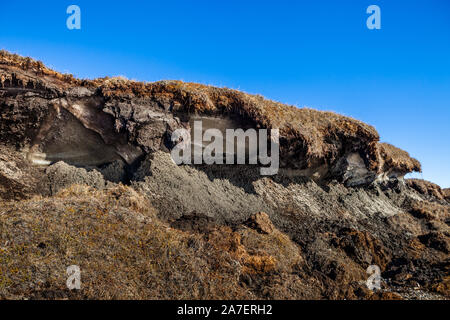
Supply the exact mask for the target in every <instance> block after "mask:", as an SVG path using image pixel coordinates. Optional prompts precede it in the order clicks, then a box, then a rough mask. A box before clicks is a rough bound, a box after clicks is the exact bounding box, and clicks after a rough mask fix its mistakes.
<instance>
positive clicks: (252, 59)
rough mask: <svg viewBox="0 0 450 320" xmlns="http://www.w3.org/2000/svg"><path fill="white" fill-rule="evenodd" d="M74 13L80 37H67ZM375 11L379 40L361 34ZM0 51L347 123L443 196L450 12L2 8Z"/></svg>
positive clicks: (176, 6) (245, 5) (428, 5)
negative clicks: (371, 133)
mask: <svg viewBox="0 0 450 320" xmlns="http://www.w3.org/2000/svg"><path fill="white" fill-rule="evenodd" d="M70 4H76V5H78V6H79V7H80V8H81V30H72V31H71V30H68V29H67V28H66V18H67V17H68V15H67V14H66V8H67V7H68V6H69V5H70ZM371 4H376V5H378V6H379V7H380V8H381V30H368V29H367V27H366V19H367V17H368V14H366V8H367V7H368V6H369V5H371ZM0 48H4V49H7V50H9V51H12V52H16V53H19V54H21V55H29V56H32V57H34V58H36V59H40V60H42V61H43V62H44V63H45V64H47V65H48V66H50V67H53V68H54V69H56V70H58V71H62V72H70V73H73V74H74V75H75V76H77V77H82V78H95V77H100V76H105V75H112V76H113V75H125V76H127V77H128V78H131V79H137V80H145V81H156V80H160V79H180V80H184V81H194V82H200V83H205V84H212V85H217V86H226V87H230V88H236V89H240V90H243V91H246V92H249V93H259V94H262V95H264V96H266V97H267V98H270V99H274V100H277V101H281V102H285V103H288V104H293V105H297V106H299V107H301V106H309V107H313V108H317V109H320V110H332V111H336V112H339V113H342V114H345V115H349V116H352V117H355V118H357V119H360V120H362V121H365V122H367V123H370V124H372V125H373V126H375V127H376V128H377V130H378V132H379V133H380V136H381V140H382V141H386V142H390V143H392V144H394V145H396V146H398V147H401V148H403V149H405V150H407V151H408V152H410V154H411V155H412V156H414V157H416V158H418V159H419V160H420V161H421V162H422V165H423V178H425V179H428V180H431V181H434V182H436V183H438V184H440V185H441V186H443V187H450V170H449V169H450V148H449V142H450V130H449V123H450V1H448V0H440V1H438V0H426V1H425V0H420V1H414V0H411V1H398V0H397V1H396V0H389V1H380V0H370V1H365V0H360V1H349V0H347V1H346V0H342V1H322V0H317V1H312V0H308V1H280V0H278V1H263V0H259V1H245V0H239V1H234V0H227V1H214V0H208V1H207V0H205V1H196V0H185V1H176V0H171V1H151V0H150V1H145V2H144V1H132V0H129V1H120V2H119V1H78V0H73V1H63V0H59V1H39V2H38V1H2V4H1V6H0ZM416 176H418V177H422V175H416Z"/></svg>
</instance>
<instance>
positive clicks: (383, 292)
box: [0, 51, 450, 299]
mask: <svg viewBox="0 0 450 320" xmlns="http://www.w3.org/2000/svg"><path fill="white" fill-rule="evenodd" d="M0 79H1V81H0V114H1V119H0V231H1V232H0V252H1V253H2V257H0V259H1V260H2V262H4V263H3V264H2V266H1V271H2V273H1V280H2V281H0V299H1V298H17V299H22V298H36V299H66V298H70V299H113V298H123V299H128V298H135V299H149V298H152V299H157V298H165V299H446V298H449V297H450V292H449V290H448V288H449V282H448V277H449V255H448V254H449V236H450V233H449V221H450V210H449V208H450V205H449V204H448V202H447V201H446V200H445V199H447V200H448V192H447V191H448V189H444V190H442V189H440V188H439V186H437V185H434V184H432V183H429V182H426V181H422V180H415V179H414V180H413V179H406V180H403V176H404V175H405V174H406V173H408V172H411V171H419V170H420V163H419V162H418V161H417V160H415V159H413V158H411V157H410V156H409V154H408V153H407V152H405V151H402V150H400V149H398V148H396V147H394V146H392V145H389V144H385V143H380V142H379V137H378V133H377V132H376V131H375V129H374V128H373V127H371V126H369V125H367V124H364V123H362V122H360V121H357V120H354V119H351V118H348V117H344V116H340V115H337V114H334V113H331V112H319V111H315V110H311V109H306V108H303V109H298V108H294V107H291V106H286V105H283V104H280V103H276V102H273V101H269V100H266V99H264V98H262V97H260V96H254V95H248V94H245V93H242V92H239V91H236V90H230V89H225V88H214V87H210V86H204V85H198V84H192V83H183V82H179V81H161V82H156V83H140V82H133V81H128V80H125V79H121V78H112V79H109V78H103V79H96V80H79V79H75V78H73V77H71V76H70V75H62V74H59V73H57V72H55V71H53V70H50V69H48V68H46V67H45V66H44V65H43V64H42V63H40V62H37V61H34V60H32V59H29V58H22V57H19V56H17V55H12V54H9V53H6V52H4V51H3V52H0ZM198 119H201V120H203V122H204V124H205V128H206V127H210V128H217V129H218V130H220V131H223V130H226V129H227V128H243V129H247V128H278V129H280V158H281V159H280V162H281V168H280V170H279V172H278V174H277V175H273V176H261V174H260V172H259V168H258V167H257V166H255V165H238V166H236V165H206V164H203V165H176V164H175V163H174V161H173V159H172V158H171V156H170V154H169V151H170V150H171V149H172V148H173V143H172V141H171V134H172V133H173V132H174V130H176V129H179V128H185V129H192V124H193V121H194V120H198ZM405 181H406V182H405ZM124 184H126V185H128V186H125V185H124ZM36 195H37V196H36ZM42 257H45V259H44V260H43V259H42ZM74 262H76V263H77V264H80V265H81V268H82V270H83V288H84V289H83V290H81V291H77V292H74V291H69V290H67V289H66V287H65V280H66V267H67V265H70V264H73V263H74ZM371 265H376V266H378V267H379V268H380V271H381V277H382V281H381V288H380V289H379V290H375V291H374V290H370V289H369V288H368V287H367V286H366V280H367V278H368V276H369V275H368V274H367V268H368V267H369V266H371ZM31 274H32V275H33V276H32V277H31V276H30V275H31ZM17 284H20V285H17Z"/></svg>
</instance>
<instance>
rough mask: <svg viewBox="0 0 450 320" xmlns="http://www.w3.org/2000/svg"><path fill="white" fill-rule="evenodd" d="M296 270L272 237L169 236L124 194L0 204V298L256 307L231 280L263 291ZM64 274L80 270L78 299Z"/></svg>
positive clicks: (134, 196) (281, 240) (89, 192)
mask: <svg viewBox="0 0 450 320" xmlns="http://www.w3.org/2000/svg"><path fill="white" fill-rule="evenodd" d="M301 262H302V258H301V255H300V252H299V250H298V249H297V247H296V245H295V244H293V243H292V242H291V241H290V239H289V238H288V237H287V236H286V235H282V234H281V233H279V232H278V231H277V232H274V233H273V234H272V235H270V236H269V235H261V234H259V233H257V232H256V231H255V230H251V229H246V228H245V229H243V230H241V231H232V230H231V229H230V228H228V227H217V228H214V229H213V230H212V231H211V232H210V233H207V234H199V233H188V232H184V231H181V230H178V229H174V228H170V227H169V226H168V225H167V224H165V223H162V222H161V221H159V220H158V219H157V218H156V215H155V211H154V209H152V206H151V205H150V204H149V203H148V201H147V200H146V199H145V198H144V197H142V196H141V195H139V194H138V193H136V191H134V190H133V189H131V188H129V187H125V186H117V187H113V188H109V189H107V190H103V191H98V190H95V189H93V188H90V187H87V186H79V185H73V186H71V187H69V188H67V189H65V190H62V191H61V192H59V193H58V194H57V195H56V196H54V197H52V198H45V197H34V198H32V199H30V200H23V201H21V202H6V203H0V299H1V298H9V299H11V298H12V299H20V298H24V297H26V298H46V299H52V298H60V299H65V298H75V299H78V298H80V299H231V298H234V299H239V298H258V297H261V296H260V295H258V293H254V292H252V289H248V288H245V287H243V286H242V285H240V281H241V280H240V276H242V275H246V274H247V275H248V276H256V277H260V278H261V279H265V280H264V281H267V282H268V283H270V281H272V280H271V279H272V275H273V274H274V273H276V274H280V273H285V274H290V273H291V272H292V270H293V268H295V267H296V266H297V265H299V264H300V263H301ZM70 265H78V266H80V268H81V281H82V289H81V290H80V291H69V290H68V289H66V280H67V277H68V276H67V275H66V268H67V267H68V266H70ZM279 286H281V287H283V286H284V284H279ZM280 290H281V289H280ZM287 298H288V297H287Z"/></svg>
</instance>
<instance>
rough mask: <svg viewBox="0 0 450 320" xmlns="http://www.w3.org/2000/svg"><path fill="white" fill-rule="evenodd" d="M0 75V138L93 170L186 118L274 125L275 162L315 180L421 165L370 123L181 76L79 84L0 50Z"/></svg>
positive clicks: (155, 140)
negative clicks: (277, 133) (277, 144)
mask: <svg viewBox="0 0 450 320" xmlns="http://www.w3.org/2000/svg"><path fill="white" fill-rule="evenodd" d="M0 78H1V79H2V80H1V84H0V105H1V109H0V110H1V115H2V121H1V122H0V129H1V136H0V139H1V140H2V141H4V142H8V143H11V144H15V145H16V146H17V147H21V148H23V147H29V148H30V158H31V159H34V158H35V156H34V155H35V153H37V154H44V155H45V161H49V162H55V161H59V160H62V161H66V162H68V163H71V164H74V165H99V166H100V165H104V164H106V163H110V162H114V161H116V160H118V159H120V160H123V161H124V162H125V163H126V164H127V165H128V166H132V165H134V164H136V162H139V161H140V160H141V159H142V158H143V157H144V156H145V155H147V154H151V153H153V152H155V151H158V150H163V151H168V150H170V149H171V148H172V147H173V143H172V142H171V139H170V137H171V134H172V133H173V131H174V130H176V129H179V128H187V129H189V128H191V123H192V120H193V119H194V118H195V117H196V118H197V119H198V118H200V119H202V118H209V119H211V117H212V118H213V119H217V123H216V124H218V123H219V122H220V119H226V120H227V121H228V122H230V123H231V124H232V125H233V126H236V127H239V128H250V127H251V128H271V129H275V128H276V129H279V130H280V164H281V167H283V168H286V169H292V170H295V171H296V172H297V174H299V175H305V176H308V177H311V178H313V179H315V180H316V181H329V180H331V179H337V180H338V181H341V182H345V183H347V185H360V184H366V185H367V184H370V183H371V182H372V181H374V180H375V179H376V178H377V177H385V178H389V177H402V176H403V175H404V174H406V173H408V172H411V171H420V163H419V162H418V161H417V160H415V159H412V158H410V156H409V155H408V154H407V153H406V152H404V151H402V150H400V149H397V148H395V147H393V146H391V145H389V144H380V143H379V142H378V140H379V136H378V133H377V132H376V130H375V129H374V128H373V127H372V126H370V125H367V124H365V123H362V122H360V121H357V120H355V119H352V118H349V117H344V116H341V115H338V114H335V113H332V112H321V111H316V110H312V109H308V108H301V109H299V108H296V107H293V106H287V105H284V104H281V103H277V102H273V101H270V100H266V99H264V98H262V97H261V96H255V95H249V94H245V93H243V92H239V91H236V90H231V89H226V88H215V87H210V86H204V85H200V84H193V83H183V82H180V81H160V82H155V83H140V82H134V81H128V80H125V79H122V78H111V79H109V78H103V79H96V80H78V79H74V78H73V77H71V76H68V75H61V74H59V73H57V72H55V71H52V70H50V69H48V68H46V67H45V66H43V64H42V63H40V62H36V61H34V60H32V59H29V58H21V57H19V56H16V55H11V54H9V53H7V52H5V51H2V52H1V54H0ZM74 132H77V134H73V133H74ZM99 150H101V151H100V152H99ZM37 163H42V161H38V162H37ZM44 163H45V162H44Z"/></svg>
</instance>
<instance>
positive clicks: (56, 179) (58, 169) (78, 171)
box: [45, 161, 105, 194]
mask: <svg viewBox="0 0 450 320" xmlns="http://www.w3.org/2000/svg"><path fill="white" fill-rule="evenodd" d="M45 173H46V174H47V178H48V185H49V187H50V193H51V194H56V193H58V191H60V190H61V189H63V188H66V187H69V186H71V185H73V184H82V185H88V186H91V187H95V188H97V189H102V188H104V187H105V180H104V179H103V176H102V174H101V173H100V172H98V171H96V170H92V171H90V172H88V171H86V169H83V168H76V167H74V166H71V165H68V164H67V163H65V162H62V161H59V162H57V163H55V164H53V165H51V166H49V167H48V168H47V169H46V170H45Z"/></svg>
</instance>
